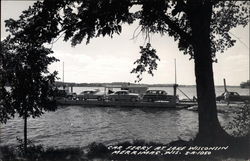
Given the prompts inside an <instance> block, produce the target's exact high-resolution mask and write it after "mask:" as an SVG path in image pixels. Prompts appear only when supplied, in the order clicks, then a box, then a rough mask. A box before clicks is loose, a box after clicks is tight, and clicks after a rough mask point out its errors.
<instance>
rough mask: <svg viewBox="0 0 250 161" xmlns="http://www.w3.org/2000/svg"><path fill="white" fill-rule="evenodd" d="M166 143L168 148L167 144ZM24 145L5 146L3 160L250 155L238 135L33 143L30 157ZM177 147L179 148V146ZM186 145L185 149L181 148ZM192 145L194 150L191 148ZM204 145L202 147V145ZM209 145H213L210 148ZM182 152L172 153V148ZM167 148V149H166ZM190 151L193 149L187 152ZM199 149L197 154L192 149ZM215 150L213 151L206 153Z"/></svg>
mask: <svg viewBox="0 0 250 161" xmlns="http://www.w3.org/2000/svg"><path fill="white" fill-rule="evenodd" d="M163 147H164V148H163ZM214 147H226V148H225V149H226V150H211V149H212V148H214ZM22 148H23V147H22V145H18V146H1V147H0V160H1V161H94V160H95V161H96V160H100V161H101V160H105V161H109V160H114V161H115V160H117V161H118V160H119V161H125V160H131V161H132V160H138V161H139V160H140V161H149V160H153V161H169V160H181V161H185V160H216V161H220V160H230V161H232V160H247V159H250V154H249V150H248V149H250V139H249V136H248V137H242V138H240V139H239V138H238V139H236V138H235V141H234V143H232V144H230V145H228V146H218V145H217V146H199V145H196V144H194V142H193V141H192V140H191V141H184V140H177V141H173V142H170V143H169V144H161V143H154V142H146V141H144V140H135V141H133V142H122V143H118V144H116V145H112V146H106V145H104V144H102V143H95V142H94V143H92V144H90V145H88V147H87V149H86V148H81V147H78V148H60V149H57V148H53V147H50V148H44V147H43V146H42V145H30V146H29V147H28V151H27V154H26V157H24V156H25V155H24V152H23V149H22ZM176 148H179V150H178V149H176ZM181 148H182V149H181ZM190 148H191V150H190ZM199 148H200V149H199ZM207 148H210V150H208V149H207ZM217 149H218V148H217ZM171 150H172V151H175V152H178V153H172V154H171V153H170V151H171ZM157 151H158V152H159V153H156V152H157ZM166 151H167V152H166ZM188 151H189V153H187V152H188ZM192 151H195V154H194V153H193V154H192V153H191V152H192ZM206 151H210V152H212V153H211V154H208V153H205V152H206Z"/></svg>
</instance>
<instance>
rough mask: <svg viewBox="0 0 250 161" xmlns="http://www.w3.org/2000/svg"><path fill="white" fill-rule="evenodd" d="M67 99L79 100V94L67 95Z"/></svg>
mask: <svg viewBox="0 0 250 161" xmlns="http://www.w3.org/2000/svg"><path fill="white" fill-rule="evenodd" d="M66 98H67V99H68V100H77V94H76V93H67V95H66Z"/></svg>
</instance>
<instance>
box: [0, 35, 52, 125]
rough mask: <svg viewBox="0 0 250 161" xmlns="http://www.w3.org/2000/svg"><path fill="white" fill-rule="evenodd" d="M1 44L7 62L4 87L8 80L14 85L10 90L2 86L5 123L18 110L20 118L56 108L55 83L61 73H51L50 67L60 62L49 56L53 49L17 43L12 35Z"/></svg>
mask: <svg viewBox="0 0 250 161" xmlns="http://www.w3.org/2000/svg"><path fill="white" fill-rule="evenodd" d="M1 47H2V49H3V52H2V54H3V62H4V63H3V68H2V71H3V73H4V80H2V81H4V82H3V84H2V86H5V84H6V83H8V85H9V86H10V91H7V90H6V89H5V88H1V93H4V95H3V96H4V97H1V101H2V105H1V106H2V107H1V108H3V109H4V110H5V111H4V113H3V114H5V115H4V116H1V122H6V119H8V118H10V116H12V117H13V116H14V113H15V112H17V113H18V114H19V117H24V115H26V116H27V117H30V116H32V117H38V116H40V115H41V114H42V113H43V112H44V111H46V110H54V109H55V107H56V104H55V101H54V100H53V99H52V98H53V91H54V89H53V84H54V81H55V76H56V74H57V73H56V72H54V73H49V71H48V69H47V68H48V65H49V64H51V63H52V62H54V61H56V59H55V58H54V57H50V56H48V55H49V54H51V53H52V51H51V50H50V49H47V48H45V47H44V46H39V45H36V44H35V43H25V42H22V41H18V42H17V41H15V40H13V39H11V38H10V37H8V38H6V39H5V40H4V41H2V42H1ZM7 110H8V111H7ZM10 110H11V111H10ZM26 112H27V113H26ZM25 113H26V114H25Z"/></svg>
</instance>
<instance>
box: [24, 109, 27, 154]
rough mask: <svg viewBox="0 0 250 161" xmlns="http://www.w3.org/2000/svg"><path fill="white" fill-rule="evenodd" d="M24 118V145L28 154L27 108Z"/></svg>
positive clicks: (25, 152)
mask: <svg viewBox="0 0 250 161" xmlns="http://www.w3.org/2000/svg"><path fill="white" fill-rule="evenodd" d="M23 119H24V127H23V138H24V140H23V141H24V142H23V146H24V155H25V156H26V154H27V110H25V114H24V116H23Z"/></svg>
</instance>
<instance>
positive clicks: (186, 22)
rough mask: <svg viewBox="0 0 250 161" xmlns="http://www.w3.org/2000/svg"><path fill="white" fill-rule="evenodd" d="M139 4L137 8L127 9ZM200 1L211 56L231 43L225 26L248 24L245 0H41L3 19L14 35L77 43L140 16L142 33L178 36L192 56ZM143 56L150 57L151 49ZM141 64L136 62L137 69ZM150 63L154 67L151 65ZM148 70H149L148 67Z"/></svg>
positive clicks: (113, 31)
mask: <svg viewBox="0 0 250 161" xmlns="http://www.w3.org/2000/svg"><path fill="white" fill-rule="evenodd" d="M137 5H140V6H141V8H139V9H138V10H136V11H134V10H131V7H132V6H137ZM203 5H204V6H205V5H212V6H213V13H212V20H211V26H210V30H211V31H210V33H211V34H210V40H211V51H212V56H213V57H215V53H216V52H223V51H225V50H226V49H227V48H230V47H232V46H233V45H234V44H235V40H233V38H232V37H231V36H230V33H229V31H230V30H231V29H232V28H234V27H236V26H239V25H242V26H246V25H247V24H248V22H249V14H248V12H249V8H248V6H249V2H248V1H217V0H213V1H204V3H201V1H200V2H197V1H195V2H192V1H190V2H189V1H184V0H178V1H169V0H86V1H79V0H53V1H50V0H45V1H44V2H42V1H38V2H36V3H35V4H34V5H33V7H30V8H29V9H28V10H26V11H23V13H22V15H21V16H20V17H19V19H18V20H13V19H9V20H7V21H6V26H7V27H8V31H10V32H12V33H15V39H20V38H22V39H25V41H26V42H29V41H30V42H32V41H35V42H37V43H38V44H43V43H53V40H54V38H56V37H59V36H64V40H65V41H68V40H71V44H72V46H75V45H77V44H80V43H81V42H82V40H83V39H84V38H86V40H87V41H86V43H89V41H90V39H91V38H94V37H99V36H110V37H112V36H113V35H114V34H120V33H121V32H122V24H124V23H127V24H131V23H133V22H135V21H138V22H139V27H140V28H141V31H142V32H144V33H146V39H148V40H149V33H160V34H162V35H166V34H167V35H169V36H171V37H173V38H174V40H175V41H178V47H179V50H180V51H183V52H184V54H189V55H190V56H191V58H193V57H194V51H193V45H194V44H193V40H192V35H193V33H192V29H191V26H190V17H191V16H190V13H191V12H193V10H195V7H196V6H200V7H201V6H203ZM23 34H25V35H26V36H25V38H24V37H23ZM60 34H61V35H60ZM145 57H148V59H150V54H147V55H145ZM214 59H215V58H214ZM153 64H154V63H153ZM140 66H141V65H140V64H138V66H137V67H136V68H135V70H136V69H138V68H139V67H140ZM149 67H151V68H153V69H154V66H149ZM141 70H144V69H143V68H142V69H141ZM137 71H138V70H137ZM149 73H150V74H152V72H151V71H150V70H149Z"/></svg>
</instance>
